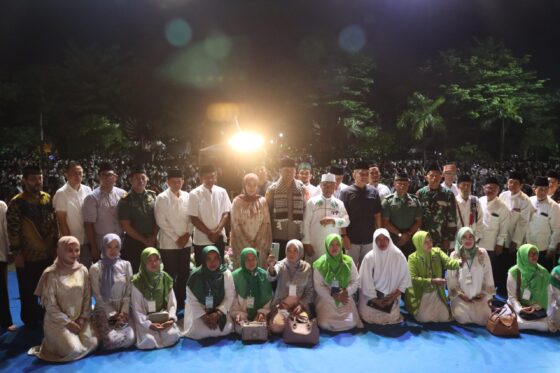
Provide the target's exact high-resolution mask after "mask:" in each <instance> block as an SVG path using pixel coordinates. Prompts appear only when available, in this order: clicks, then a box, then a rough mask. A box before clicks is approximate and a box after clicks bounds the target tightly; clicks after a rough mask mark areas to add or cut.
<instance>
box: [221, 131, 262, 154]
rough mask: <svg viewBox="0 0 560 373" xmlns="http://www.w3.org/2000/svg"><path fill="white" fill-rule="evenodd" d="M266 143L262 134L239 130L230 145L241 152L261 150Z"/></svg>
mask: <svg viewBox="0 0 560 373" xmlns="http://www.w3.org/2000/svg"><path fill="white" fill-rule="evenodd" d="M263 143H264V140H263V138H262V136H261V135H258V134H256V133H252V132H238V133H236V134H235V135H234V136H233V137H232V138H231V139H229V145H230V146H231V147H232V148H233V149H234V150H236V151H238V152H241V153H250V152H254V151H256V150H259V149H260V148H261V147H262V145H263Z"/></svg>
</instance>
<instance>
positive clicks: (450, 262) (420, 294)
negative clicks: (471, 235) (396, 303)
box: [405, 231, 461, 323]
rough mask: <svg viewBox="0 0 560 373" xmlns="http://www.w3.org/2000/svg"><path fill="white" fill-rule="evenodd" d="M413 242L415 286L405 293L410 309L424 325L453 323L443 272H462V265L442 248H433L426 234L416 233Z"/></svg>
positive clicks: (410, 267)
mask: <svg viewBox="0 0 560 373" xmlns="http://www.w3.org/2000/svg"><path fill="white" fill-rule="evenodd" d="M412 243H413V244H414V247H415V248H416V251H415V252H414V253H412V254H411V255H410V256H409V257H408V270H409V272H410V277H411V278H412V287H410V288H408V289H406V292H405V305H406V309H407V310H408V312H410V314H411V315H413V316H414V318H415V319H416V321H418V322H421V323H425V322H447V321H451V320H452V318H451V312H450V310H449V307H448V306H447V303H448V300H447V296H446V295H445V284H446V283H447V281H446V280H445V279H444V278H443V271H444V270H446V269H448V270H449V269H458V268H459V267H460V266H461V262H460V261H459V260H455V259H450V258H449V257H448V256H447V255H446V254H445V253H444V252H443V251H442V250H441V249H440V248H439V247H433V246H432V245H433V244H432V238H431V237H430V234H429V233H428V232H426V231H418V232H416V233H415V234H414V236H413V237H412Z"/></svg>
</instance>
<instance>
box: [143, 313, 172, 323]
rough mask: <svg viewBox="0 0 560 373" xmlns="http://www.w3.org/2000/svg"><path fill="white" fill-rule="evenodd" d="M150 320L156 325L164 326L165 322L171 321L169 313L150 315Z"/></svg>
mask: <svg viewBox="0 0 560 373" xmlns="http://www.w3.org/2000/svg"><path fill="white" fill-rule="evenodd" d="M148 320H150V322H152V323H154V324H163V323H164V322H167V321H169V312H167V311H161V312H152V313H149V314H148Z"/></svg>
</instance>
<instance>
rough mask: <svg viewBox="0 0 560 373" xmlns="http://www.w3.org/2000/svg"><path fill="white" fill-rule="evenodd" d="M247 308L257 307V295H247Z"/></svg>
mask: <svg viewBox="0 0 560 373" xmlns="http://www.w3.org/2000/svg"><path fill="white" fill-rule="evenodd" d="M247 308H255V297H252V296H248V297H247Z"/></svg>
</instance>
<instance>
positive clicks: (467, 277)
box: [465, 273, 472, 285]
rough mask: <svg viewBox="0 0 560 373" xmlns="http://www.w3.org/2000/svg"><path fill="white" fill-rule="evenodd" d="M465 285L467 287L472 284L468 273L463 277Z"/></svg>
mask: <svg viewBox="0 0 560 373" xmlns="http://www.w3.org/2000/svg"><path fill="white" fill-rule="evenodd" d="M465 284H467V285H470V284H472V275H471V274H470V273H469V274H468V275H466V276H465Z"/></svg>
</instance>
